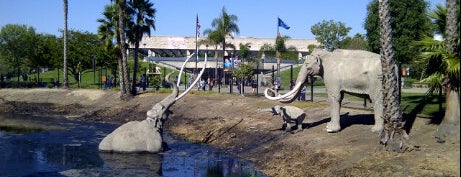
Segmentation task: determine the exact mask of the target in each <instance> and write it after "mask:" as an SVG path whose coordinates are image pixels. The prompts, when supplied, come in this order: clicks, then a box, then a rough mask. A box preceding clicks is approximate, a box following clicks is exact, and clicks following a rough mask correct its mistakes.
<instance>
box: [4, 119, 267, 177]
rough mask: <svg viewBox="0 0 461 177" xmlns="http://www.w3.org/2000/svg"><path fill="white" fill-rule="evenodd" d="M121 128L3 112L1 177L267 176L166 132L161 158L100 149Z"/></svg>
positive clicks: (210, 149) (215, 151)
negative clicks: (111, 133)
mask: <svg viewBox="0 0 461 177" xmlns="http://www.w3.org/2000/svg"><path fill="white" fill-rule="evenodd" d="M117 127H118V125H113V124H105V123H95V122H81V121H71V120H67V119H64V118H50V117H33V116H18V115H10V114H0V152H1V153H0V176H2V177H3V176H82V177H83V176H85V177H86V176H130V177H135V176H136V177H137V176H165V177H182V176H184V177H209V176H242V177H246V176H255V177H258V176H264V175H263V174H261V173H260V172H258V171H256V170H255V169H254V168H253V166H252V164H251V163H249V162H248V161H246V160H244V159H238V158H235V157H232V156H230V155H227V154H226V153H225V152H224V151H223V150H220V149H217V148H213V147H210V146H206V145H201V144H195V143H189V142H185V141H182V140H177V139H175V138H173V137H172V136H170V135H169V134H168V132H165V133H164V142H165V143H166V144H167V145H168V149H167V150H166V151H164V152H162V153H159V154H152V153H138V154H133V153H131V154H120V153H106V152H99V151H98V144H99V142H100V141H101V140H102V139H103V138H104V137H105V136H106V135H107V134H109V133H110V132H112V131H113V130H114V129H115V128H117Z"/></svg>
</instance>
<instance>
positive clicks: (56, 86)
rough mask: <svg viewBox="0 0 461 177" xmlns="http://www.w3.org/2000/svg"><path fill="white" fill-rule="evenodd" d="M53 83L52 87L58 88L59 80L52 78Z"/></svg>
mask: <svg viewBox="0 0 461 177" xmlns="http://www.w3.org/2000/svg"><path fill="white" fill-rule="evenodd" d="M53 84H54V88H58V87H59V81H58V79H54V82H53Z"/></svg>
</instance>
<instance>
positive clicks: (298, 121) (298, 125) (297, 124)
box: [293, 114, 306, 133]
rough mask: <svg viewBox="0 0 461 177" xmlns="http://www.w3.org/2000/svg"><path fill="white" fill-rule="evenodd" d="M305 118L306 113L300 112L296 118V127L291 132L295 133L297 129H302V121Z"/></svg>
mask: <svg viewBox="0 0 461 177" xmlns="http://www.w3.org/2000/svg"><path fill="white" fill-rule="evenodd" d="M305 118H306V114H302V115H300V116H299V117H298V118H297V119H296V126H297V129H296V130H295V131H294V132H293V133H296V132H299V131H302V130H303V121H304V119H305Z"/></svg>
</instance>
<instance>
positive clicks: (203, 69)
mask: <svg viewBox="0 0 461 177" xmlns="http://www.w3.org/2000/svg"><path fill="white" fill-rule="evenodd" d="M207 58H208V56H207V54H206V53H205V61H204V64H203V68H202V70H201V71H200V73H199V74H198V75H197V78H195V80H194V82H192V84H191V86H190V87H189V88H187V89H186V91H184V92H183V93H181V95H179V96H177V97H176V98H175V101H177V100H179V99H181V98H182V97H183V96H184V95H186V94H187V93H188V92H189V91H190V90H191V89H192V85H195V84H196V83H197V82H198V81H199V80H200V78H201V77H202V75H203V73H204V72H205V68H206V64H207ZM189 59H190V58H189ZM189 59H187V60H189ZM187 60H186V62H187ZM186 62H184V63H186ZM183 66H184V65H183ZM182 70H183V68H181V70H180V71H179V76H181V73H182ZM178 83H179V82H178Z"/></svg>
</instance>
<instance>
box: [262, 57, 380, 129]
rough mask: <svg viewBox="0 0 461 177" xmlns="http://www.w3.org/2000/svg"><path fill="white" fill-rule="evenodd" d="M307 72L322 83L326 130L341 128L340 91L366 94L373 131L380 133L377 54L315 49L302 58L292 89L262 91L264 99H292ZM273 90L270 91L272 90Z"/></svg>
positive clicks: (341, 94) (286, 100)
mask: <svg viewBox="0 0 461 177" xmlns="http://www.w3.org/2000/svg"><path fill="white" fill-rule="evenodd" d="M310 75H319V76H321V77H322V78H323V80H324V82H325V87H326V90H327V94H328V102H329V104H330V116H331V121H330V122H328V123H327V132H337V131H339V130H341V125H340V120H339V119H340V117H339V116H340V108H341V101H342V99H343V97H344V93H345V92H347V93H352V94H356V95H368V96H369V98H370V100H371V101H372V102H373V109H374V118H375V125H374V126H373V127H372V131H373V132H381V131H382V130H383V126H384V120H383V118H382V115H383V92H382V88H383V87H382V67H381V61H380V55H378V54H375V53H372V52H368V51H361V50H341V49H337V50H334V51H333V52H328V51H324V50H321V49H315V50H314V51H313V52H312V54H311V56H309V57H308V58H306V60H305V61H304V63H303V65H302V67H301V69H300V71H299V74H298V78H297V80H296V85H295V86H294V87H293V90H291V91H289V92H288V93H286V94H285V95H277V96H274V97H272V96H269V94H268V92H269V91H271V90H270V89H266V90H265V96H266V98H268V99H270V100H280V101H281V102H292V101H294V100H295V99H296V97H297V95H298V94H299V92H300V90H301V89H300V88H301V85H303V84H304V82H306V78H307V77H308V76H310ZM272 92H273V91H272Z"/></svg>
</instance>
